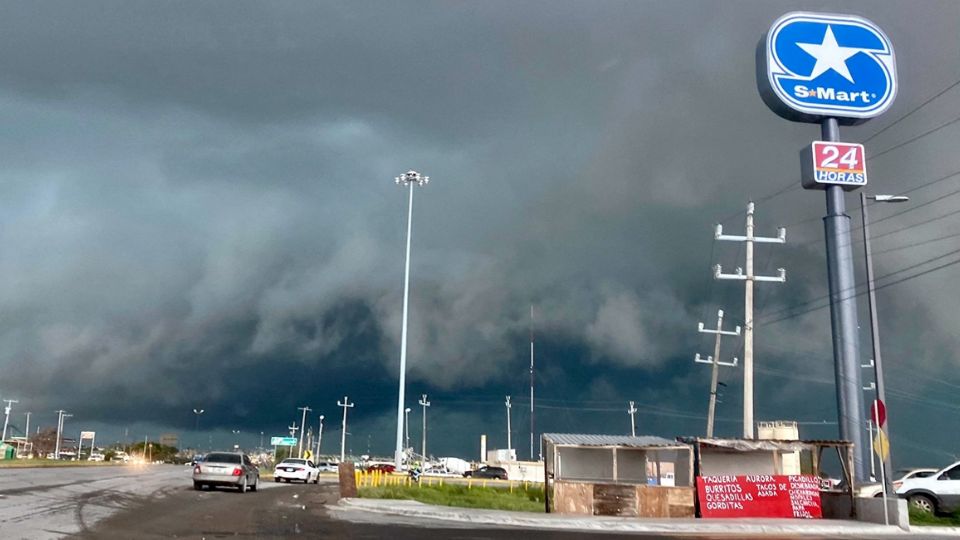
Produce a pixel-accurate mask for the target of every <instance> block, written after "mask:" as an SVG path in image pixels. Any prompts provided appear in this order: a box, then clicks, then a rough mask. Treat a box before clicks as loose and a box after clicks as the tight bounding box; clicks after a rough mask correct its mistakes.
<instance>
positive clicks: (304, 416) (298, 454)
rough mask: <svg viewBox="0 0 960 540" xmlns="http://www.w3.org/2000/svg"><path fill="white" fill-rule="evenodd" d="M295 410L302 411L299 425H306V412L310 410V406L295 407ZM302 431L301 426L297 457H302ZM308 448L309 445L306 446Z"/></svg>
mask: <svg viewBox="0 0 960 540" xmlns="http://www.w3.org/2000/svg"><path fill="white" fill-rule="evenodd" d="M297 410H298V411H303V418H301V420H300V425H301V426H306V425H307V412H309V411H312V410H313V409H311V408H310V407H306V406H304V407H297ZM303 433H304V432H303V429H302V428H301V429H300V445H299V447H298V449H297V457H298V458H301V459H303V439H304V436H303ZM309 449H310V447H309V446H308V447H307V450H309Z"/></svg>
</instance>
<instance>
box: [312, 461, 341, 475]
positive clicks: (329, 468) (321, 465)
mask: <svg viewBox="0 0 960 540" xmlns="http://www.w3.org/2000/svg"><path fill="white" fill-rule="evenodd" d="M317 469H319V470H320V472H327V473H330V472H332V473H335V472H338V471H339V470H340V468H339V465H337V464H336V463H334V462H332V461H320V462H317Z"/></svg>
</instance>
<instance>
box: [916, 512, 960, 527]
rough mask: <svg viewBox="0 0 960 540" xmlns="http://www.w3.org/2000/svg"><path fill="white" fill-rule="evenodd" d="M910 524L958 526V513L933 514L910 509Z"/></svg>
mask: <svg viewBox="0 0 960 540" xmlns="http://www.w3.org/2000/svg"><path fill="white" fill-rule="evenodd" d="M910 525H921V526H922V525H933V526H939V527H957V526H960V513H956V514H941V515H933V514H928V513H926V512H920V511H917V510H914V509H912V508H911V509H910Z"/></svg>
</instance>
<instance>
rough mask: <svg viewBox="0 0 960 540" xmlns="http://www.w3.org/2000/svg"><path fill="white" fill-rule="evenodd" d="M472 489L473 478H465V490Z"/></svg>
mask: <svg viewBox="0 0 960 540" xmlns="http://www.w3.org/2000/svg"><path fill="white" fill-rule="evenodd" d="M472 488H473V477H472V476H471V477H470V478H467V489H472Z"/></svg>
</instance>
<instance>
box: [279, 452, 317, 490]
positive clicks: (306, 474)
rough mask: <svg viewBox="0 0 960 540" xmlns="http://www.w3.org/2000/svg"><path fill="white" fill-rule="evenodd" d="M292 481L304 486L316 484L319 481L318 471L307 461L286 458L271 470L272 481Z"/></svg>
mask: <svg viewBox="0 0 960 540" xmlns="http://www.w3.org/2000/svg"><path fill="white" fill-rule="evenodd" d="M294 480H296V481H298V482H303V483H304V484H306V483H308V482H313V483H314V484H316V483H318V482H319V481H320V470H319V469H317V466H316V465H314V464H313V462H312V461H310V460H309V459H299V458H288V459H285V460H283V461H281V462H280V463H277V466H276V467H274V469H273V481H274V482H281V481H283V482H293V481H294Z"/></svg>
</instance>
